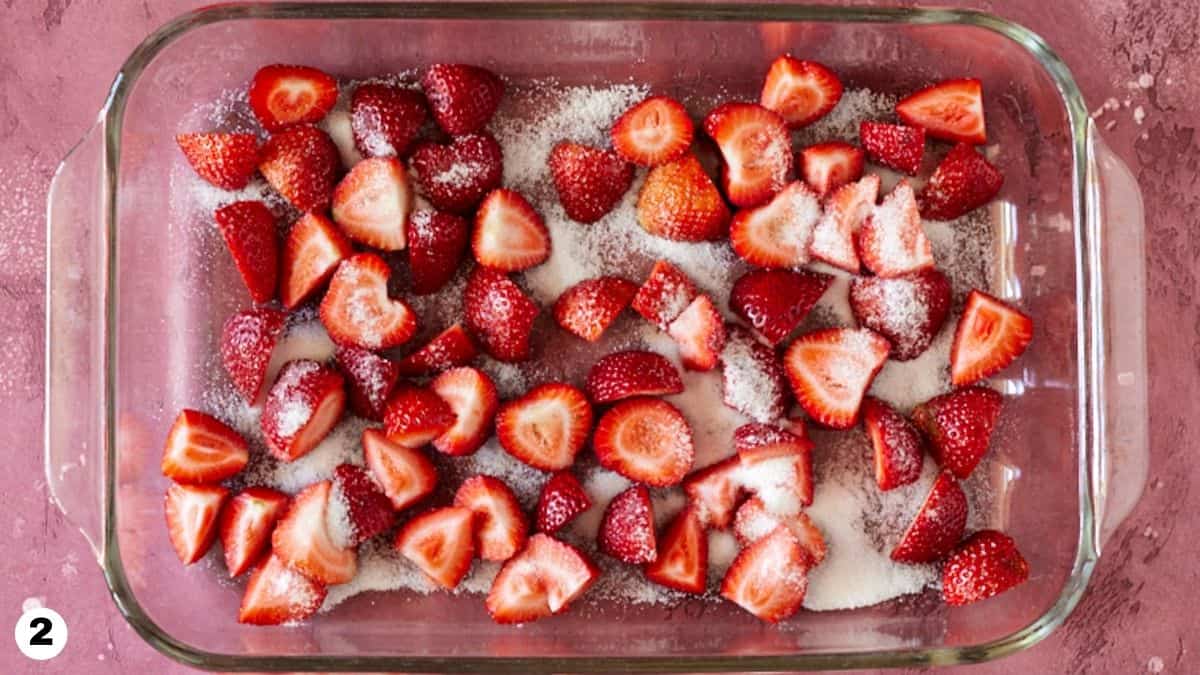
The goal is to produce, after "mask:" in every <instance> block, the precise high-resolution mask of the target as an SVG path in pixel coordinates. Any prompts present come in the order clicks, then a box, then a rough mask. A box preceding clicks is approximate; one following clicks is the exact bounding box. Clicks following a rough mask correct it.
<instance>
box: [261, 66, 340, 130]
mask: <svg viewBox="0 0 1200 675" xmlns="http://www.w3.org/2000/svg"><path fill="white" fill-rule="evenodd" d="M337 97H338V87H337V81H336V80H334V79H333V78H332V77H330V76H329V75H326V74H325V73H323V72H321V71H319V70H317V69H316V68H309V67H306V66H289V65H284V64H279V63H276V64H272V65H269V66H263V67H262V68H259V69H258V72H257V73H254V79H253V80H251V82H250V109H251V110H253V111H254V116H255V117H257V118H258V121H259V122H261V123H262V125H263V128H264V129H266V130H267V131H272V132H273V131H279V130H280V129H283V128H284V127H289V126H292V125H293V124H316V123H317V122H320V121H321V120H322V119H324V118H325V115H327V114H328V113H329V111H330V110H332V109H333V106H334V104H335V103H337Z"/></svg>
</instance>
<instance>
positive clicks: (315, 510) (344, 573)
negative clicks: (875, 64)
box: [271, 480, 358, 586]
mask: <svg viewBox="0 0 1200 675" xmlns="http://www.w3.org/2000/svg"><path fill="white" fill-rule="evenodd" d="M332 495H333V481H329V480H323V481H320V482H317V483H313V484H312V485H309V486H308V487H306V488H304V489H303V490H301V491H300V494H298V495H296V496H295V497H293V498H292V505H291V507H290V508H288V510H287V513H285V514H284V516H283V518H281V519H280V520H279V523H278V524H277V525H276V526H275V532H274V533H273V534H272V535H271V548H272V550H273V551H274V552H275V555H276V556H279V559H280V560H281V561H283V563H284V564H286V565H287V566H288V567H291V568H292V569H294V570H296V571H297V572H300V573H301V574H303V575H304V576H306V577H308V578H309V579H312V580H313V581H317V582H320V583H322V584H325V585H326V586H332V585H334V584H344V583H346V582H347V581H350V580H351V579H353V578H354V574H355V573H356V572H357V571H358V556H357V555H356V554H355V552H354V549H353V548H348V547H345V546H339V545H338V543H337V542H336V541H334V538H333V534H332V533H331V532H330V531H329V524H328V523H329V508H330V507H329V500H330V498H331V497H332Z"/></svg>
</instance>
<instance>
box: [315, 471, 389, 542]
mask: <svg viewBox="0 0 1200 675" xmlns="http://www.w3.org/2000/svg"><path fill="white" fill-rule="evenodd" d="M329 508H330V509H331V515H332V516H333V520H334V521H335V522H336V523H337V527H335V528H334V531H333V532H331V534H332V535H334V537H333V538H334V542H335V543H337V544H341V545H345V546H358V545H359V544H361V543H362V542H364V541H366V540H368V539H370V538H371V537H374V536H375V535H377V534H382V533H383V532H385V531H386V530H387V529H388V528H390V527H391V526H392V522H393V521H394V520H395V519H396V518H395V513H394V512H393V511H392V500H391V499H389V498H388V496H387V495H386V494H384V493H383V490H382V489H381V488H380V487H379V485H377V484H376V483H375V480H374V479H373V478H371V474H369V473H367V470H366V469H364V468H362V467H361V466H355V465H353V464H339V465H338V466H337V467H336V468H335V469H334V470H333V492H332V493H331V494H330V497H329ZM339 539H345V541H339Z"/></svg>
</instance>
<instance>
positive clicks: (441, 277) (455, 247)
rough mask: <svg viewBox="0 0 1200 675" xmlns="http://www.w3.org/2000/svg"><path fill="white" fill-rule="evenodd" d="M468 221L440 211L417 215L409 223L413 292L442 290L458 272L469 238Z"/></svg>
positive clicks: (419, 212)
mask: <svg viewBox="0 0 1200 675" xmlns="http://www.w3.org/2000/svg"><path fill="white" fill-rule="evenodd" d="M470 227H471V226H470V225H468V224H467V221H466V220H465V219H463V218H461V217H459V216H456V215H454V214H451V213H443V212H441V211H426V210H421V211H415V212H414V213H413V214H412V216H411V217H409V219H408V272H409V276H410V277H411V280H412V292H413V293H416V294H417V295H427V294H429V293H435V292H437V291H439V290H441V289H442V287H443V286H445V285H446V284H447V283H448V282H449V281H450V280H451V279H453V278H454V275H455V274H456V273H457V272H458V266H459V264H460V263H461V262H462V259H463V253H464V252H465V251H466V250H467V240H468V239H469V238H470Z"/></svg>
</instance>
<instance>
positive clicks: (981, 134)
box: [896, 79, 987, 145]
mask: <svg viewBox="0 0 1200 675" xmlns="http://www.w3.org/2000/svg"><path fill="white" fill-rule="evenodd" d="M896 115H898V116H899V117H900V119H902V120H904V123H905V124H908V125H910V126H914V127H921V128H922V129H924V130H925V132H926V133H928V134H929V135H930V136H933V137H934V138H940V139H943V140H947V141H955V142H963V143H971V144H973V145H979V144H981V143H986V142H987V129H986V125H985V124H984V119H983V85H982V83H980V81H979V80H976V79H957V80H944V81H942V82H938V83H937V84H935V85H932V86H929V87H926V88H925V89H922V90H920V91H918V92H916V93H915V94H910V95H908V96H906V97H905V98H903V99H901V100H900V102H899V103H897V104H896Z"/></svg>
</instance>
